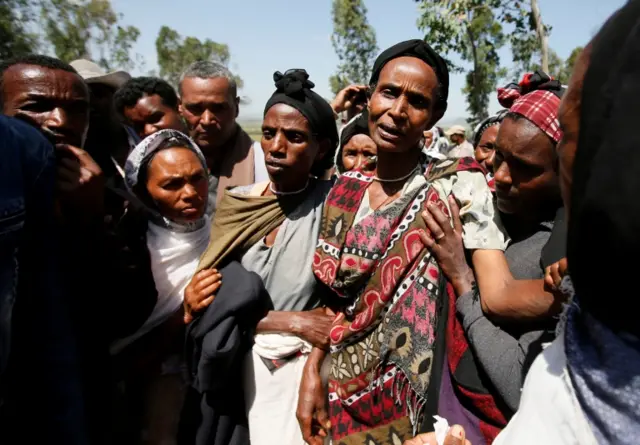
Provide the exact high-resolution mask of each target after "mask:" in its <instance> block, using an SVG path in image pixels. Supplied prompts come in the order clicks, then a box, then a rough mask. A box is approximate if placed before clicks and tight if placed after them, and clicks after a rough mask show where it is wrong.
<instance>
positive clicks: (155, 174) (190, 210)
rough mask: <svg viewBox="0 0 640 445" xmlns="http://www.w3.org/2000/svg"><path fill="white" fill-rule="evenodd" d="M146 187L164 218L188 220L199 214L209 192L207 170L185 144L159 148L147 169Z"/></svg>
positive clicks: (204, 206) (204, 208) (192, 219)
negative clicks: (183, 145)
mask: <svg viewBox="0 0 640 445" xmlns="http://www.w3.org/2000/svg"><path fill="white" fill-rule="evenodd" d="M147 191H148V192H149V195H150V196H151V198H152V199H153V201H154V202H155V204H156V206H157V207H158V210H159V211H160V213H161V214H162V216H164V217H165V218H168V219H170V220H172V221H175V222H191V221H194V220H197V219H199V218H202V216H203V215H204V212H205V210H206V205H207V198H208V194H209V183H208V181H207V173H206V171H205V169H204V167H203V166H202V163H201V162H200V159H199V158H198V156H197V155H196V154H195V153H194V152H193V151H192V150H189V149H188V148H184V147H172V148H167V149H164V150H161V151H159V152H158V153H157V154H156V155H155V156H154V158H153V159H152V160H151V163H150V164H149V167H148V171H147Z"/></svg>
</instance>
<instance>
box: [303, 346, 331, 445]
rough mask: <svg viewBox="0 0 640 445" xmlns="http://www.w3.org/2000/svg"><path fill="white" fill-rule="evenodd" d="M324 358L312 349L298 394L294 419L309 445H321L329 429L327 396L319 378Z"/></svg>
mask: <svg viewBox="0 0 640 445" xmlns="http://www.w3.org/2000/svg"><path fill="white" fill-rule="evenodd" d="M324 357H325V353H324V351H322V350H319V349H314V350H313V351H312V352H311V354H309V358H308V359H307V363H306V364H305V366H304V371H303V373H302V381H301V382H300V391H299V394H298V409H297V410H296V417H297V418H298V423H299V424H300V431H302V438H303V439H304V441H305V442H307V443H308V444H310V445H322V444H323V443H324V440H325V438H326V437H327V436H328V435H329V428H331V422H330V421H329V415H328V414H327V395H326V392H325V390H324V385H323V383H322V378H321V377H320V370H321V369H322V362H323V361H324Z"/></svg>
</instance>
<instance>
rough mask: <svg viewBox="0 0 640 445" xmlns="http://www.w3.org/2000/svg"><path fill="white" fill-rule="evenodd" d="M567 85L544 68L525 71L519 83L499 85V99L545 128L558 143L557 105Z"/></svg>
mask: <svg viewBox="0 0 640 445" xmlns="http://www.w3.org/2000/svg"><path fill="white" fill-rule="evenodd" d="M563 92H564V88H563V87H562V85H561V84H560V82H558V81H557V80H554V79H553V78H551V77H549V76H547V75H546V74H545V73H543V72H541V71H536V72H535V73H533V74H525V75H524V77H523V78H522V80H521V81H520V83H519V84H516V83H510V84H509V85H507V86H506V87H504V88H498V102H500V105H502V106H503V107H505V108H508V109H509V112H511V113H517V114H520V115H522V116H524V117H526V118H527V119H529V120H530V121H531V122H533V123H534V124H535V125H536V126H537V127H538V128H540V129H541V130H542V131H544V132H545V133H546V134H547V135H548V136H549V137H550V138H551V139H553V140H554V142H555V143H556V144H557V143H558V142H559V141H560V138H562V130H560V122H559V121H558V108H559V107H560V98H561V97H562V93H563Z"/></svg>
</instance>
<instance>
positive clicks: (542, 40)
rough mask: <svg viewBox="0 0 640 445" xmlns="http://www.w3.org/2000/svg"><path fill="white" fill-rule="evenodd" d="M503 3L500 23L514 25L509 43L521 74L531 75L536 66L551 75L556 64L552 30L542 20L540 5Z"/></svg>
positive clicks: (517, 0)
mask: <svg viewBox="0 0 640 445" xmlns="http://www.w3.org/2000/svg"><path fill="white" fill-rule="evenodd" d="M500 3H501V5H500V14H499V20H500V21H501V22H503V23H508V24H511V25H513V30H512V31H511V32H510V33H509V41H510V43H511V52H512V55H513V62H514V64H515V66H516V71H517V72H518V74H520V73H522V72H524V71H528V70H529V69H530V67H531V65H532V64H533V63H537V64H538V66H539V67H540V68H541V69H542V71H544V72H547V73H548V72H549V71H550V70H551V68H552V67H553V63H554V62H557V59H556V60H553V54H552V52H551V51H550V50H549V43H548V40H549V34H550V33H551V27H550V26H547V25H545V24H544V22H543V20H542V14H541V12H540V8H539V6H538V1H537V0H501V2H500ZM556 57H557V55H556ZM536 61H537V62H536Z"/></svg>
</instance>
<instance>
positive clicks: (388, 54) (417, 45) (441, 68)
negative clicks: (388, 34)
mask: <svg viewBox="0 0 640 445" xmlns="http://www.w3.org/2000/svg"><path fill="white" fill-rule="evenodd" d="M398 57H416V58H418V59H420V60H422V61H423V62H425V63H426V64H427V65H429V66H430V67H431V68H433V70H434V71H435V73H436V77H437V78H438V84H439V86H440V88H439V93H440V94H439V96H438V97H437V102H436V107H437V108H439V109H442V110H446V109H447V99H448V98H449V69H448V68H447V62H445V60H444V59H443V58H442V57H440V55H439V54H438V53H437V52H435V51H434V50H433V48H431V47H430V46H429V45H428V44H427V43H426V42H425V41H423V40H420V39H413V40H407V41H405V42H400V43H397V44H395V45H393V46H392V47H391V48H388V49H386V50H384V51H383V52H382V53H381V54H380V55H379V56H378V58H377V59H376V61H375V63H374V64H373V71H372V72H371V80H370V81H369V83H370V84H371V85H374V84H375V83H377V82H378V78H379V77H380V72H381V71H382V68H384V66H385V65H386V64H387V63H389V62H390V61H392V60H393V59H397V58H398Z"/></svg>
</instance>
